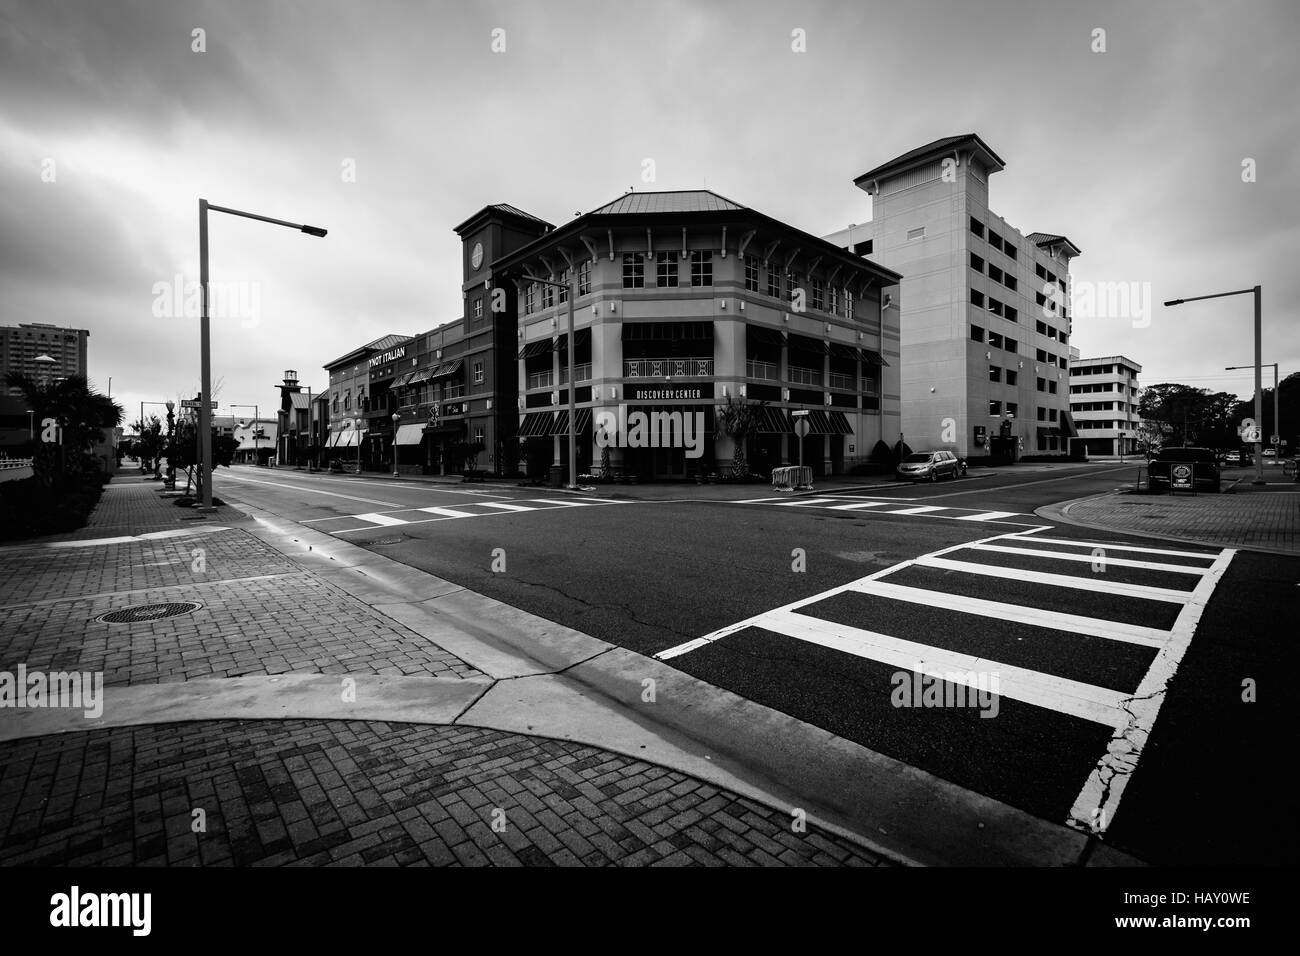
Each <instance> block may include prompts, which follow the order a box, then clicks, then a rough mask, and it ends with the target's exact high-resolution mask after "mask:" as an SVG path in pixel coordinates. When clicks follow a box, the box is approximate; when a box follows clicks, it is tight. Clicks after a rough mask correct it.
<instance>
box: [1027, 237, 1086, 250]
mask: <svg viewBox="0 0 1300 956" xmlns="http://www.w3.org/2000/svg"><path fill="white" fill-rule="evenodd" d="M1025 238H1026V239H1028V240H1029V241H1030V242H1032V243H1033V244H1034V245H1036V246H1038V248H1040V249H1041V248H1042V247H1043V246H1051V245H1055V244H1057V243H1064V244H1065V245H1067V246H1069V247H1070V249H1071V253H1070V254H1071V255H1075V256H1078V255H1082V254H1083V252H1082V250H1081V249H1080V248H1079V247H1078V246H1076V245H1075V244H1074V243H1072V242H1071V241H1070V240H1069V239H1067V238H1065V236H1058V235H1055V234H1053V233H1050V232H1031V233H1030V234H1029V235H1027V236H1025Z"/></svg>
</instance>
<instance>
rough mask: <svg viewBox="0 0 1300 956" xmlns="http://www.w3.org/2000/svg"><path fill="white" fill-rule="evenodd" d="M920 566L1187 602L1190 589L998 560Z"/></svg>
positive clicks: (935, 561)
mask: <svg viewBox="0 0 1300 956" xmlns="http://www.w3.org/2000/svg"><path fill="white" fill-rule="evenodd" d="M916 564H917V567H922V568H938V569H939V570H941V571H960V572H962V573H963V574H983V575H986V576H988V577H993V578H1006V579H1007V580H1010V581H1028V582H1030V583H1033V584H1051V585H1054V586H1056V587H1061V588H1075V589H1077V590H1080V591H1098V592H1100V593H1102V594H1115V595H1119V596H1121V597H1136V598H1147V599H1149V600H1152V601H1170V602H1173V603H1175V604H1186V603H1187V602H1188V601H1189V600H1191V597H1192V592H1191V591H1179V590H1177V589H1175V588H1157V587H1151V586H1148V585H1145V584H1126V583H1124V582H1122V581H1103V580H1101V579H1100V578H1084V577H1077V576H1075V575H1072V574H1051V573H1049V572H1047V571H1026V570H1024V569H1023V568H1005V567H1002V566H1000V565H996V564H976V563H975V562H973V561H950V560H948V559H947V558H928V557H927V558H917V559H916Z"/></svg>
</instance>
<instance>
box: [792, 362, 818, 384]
mask: <svg viewBox="0 0 1300 956" xmlns="http://www.w3.org/2000/svg"><path fill="white" fill-rule="evenodd" d="M785 377H786V381H788V382H789V383H790V384H791V385H820V384H821V383H822V373H821V371H820V370H817V369H811V368H799V367H798V366H797V365H791V366H790V367H789V368H788V369H787V370H786V375H785Z"/></svg>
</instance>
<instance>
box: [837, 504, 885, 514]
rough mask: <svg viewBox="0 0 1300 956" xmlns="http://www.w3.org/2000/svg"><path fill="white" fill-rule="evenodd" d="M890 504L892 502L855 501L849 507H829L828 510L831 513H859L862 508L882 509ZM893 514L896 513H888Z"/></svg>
mask: <svg viewBox="0 0 1300 956" xmlns="http://www.w3.org/2000/svg"><path fill="white" fill-rule="evenodd" d="M892 503H893V502H889V501H855V502H854V503H853V504H851V505H831V506H830V510H831V511H861V510H862V509H863V508H883V507H885V506H886V505H889V504H892ZM895 513H896V512H893V511H891V512H890V514H895Z"/></svg>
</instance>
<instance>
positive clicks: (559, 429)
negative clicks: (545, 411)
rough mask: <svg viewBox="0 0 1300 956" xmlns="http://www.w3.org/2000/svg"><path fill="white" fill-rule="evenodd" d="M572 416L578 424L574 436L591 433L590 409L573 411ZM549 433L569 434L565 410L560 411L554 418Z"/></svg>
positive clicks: (567, 416) (567, 414)
mask: <svg viewBox="0 0 1300 956" xmlns="http://www.w3.org/2000/svg"><path fill="white" fill-rule="evenodd" d="M574 415H575V418H576V419H577V422H578V427H577V429H576V431H575V432H574V434H577V435H581V434H583V433H584V432H588V431H591V409H590V408H579V409H577V410H576V411H575V413H574ZM550 433H551V434H552V435H568V434H569V410H568V409H567V408H562V409H560V411H559V413H558V414H557V415H556V416H555V422H554V424H553V425H551V431H550Z"/></svg>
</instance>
